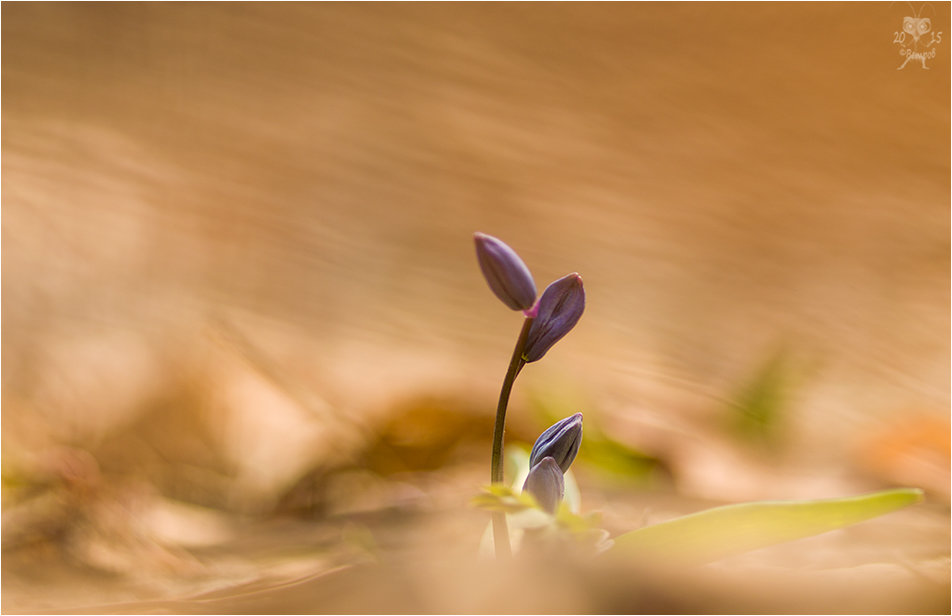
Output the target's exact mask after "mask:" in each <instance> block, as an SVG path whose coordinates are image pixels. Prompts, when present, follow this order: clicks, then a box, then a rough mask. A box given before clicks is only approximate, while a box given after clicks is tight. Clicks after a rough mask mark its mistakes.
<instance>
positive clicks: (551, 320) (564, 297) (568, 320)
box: [522, 273, 585, 362]
mask: <svg viewBox="0 0 952 616" xmlns="http://www.w3.org/2000/svg"><path fill="white" fill-rule="evenodd" d="M584 311H585V288H584V287H583V286H582V277H581V276H579V275H578V274H576V273H573V274H569V275H568V276H564V277H562V278H559V279H558V280H556V281H555V282H553V283H552V284H550V285H549V286H548V287H546V289H545V291H543V293H542V297H540V298H539V304H538V314H537V315H536V318H535V320H534V321H533V322H532V326H531V327H530V328H529V337H528V338H527V339H526V347H525V351H524V352H523V353H522V358H523V359H524V360H525V361H527V362H533V361H538V360H540V359H542V356H543V355H545V354H546V352H547V351H548V350H549V349H551V348H552V345H554V344H555V343H556V342H558V341H559V340H561V339H562V338H563V337H564V336H565V334H567V333H569V331H571V330H572V328H573V327H575V324H576V323H578V320H579V319H580V318H582V312H584Z"/></svg>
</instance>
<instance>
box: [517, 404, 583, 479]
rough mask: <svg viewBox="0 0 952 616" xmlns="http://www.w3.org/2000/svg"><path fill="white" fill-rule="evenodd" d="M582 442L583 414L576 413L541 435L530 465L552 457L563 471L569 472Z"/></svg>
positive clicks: (531, 454)
mask: <svg viewBox="0 0 952 616" xmlns="http://www.w3.org/2000/svg"><path fill="white" fill-rule="evenodd" d="M581 444H582V414H581V413H576V414H574V415H572V416H571V417H566V418H565V419H563V420H561V421H558V422H556V423H554V424H552V425H551V426H549V428H548V429H546V431H545V432H543V433H542V434H540V435H539V438H537V439H536V442H535V445H533V446H532V453H530V454H529V467H530V468H531V467H533V466H535V465H536V464H538V463H539V462H541V461H542V459H543V458H549V457H551V458H553V459H554V460H555V463H556V464H558V465H559V468H560V469H562V472H563V473H565V472H568V470H569V467H570V466H571V465H572V462H573V461H574V460H575V456H576V455H577V454H578V449H579V446H580V445H581Z"/></svg>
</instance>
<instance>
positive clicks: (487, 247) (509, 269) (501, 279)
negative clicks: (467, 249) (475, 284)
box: [473, 233, 536, 310]
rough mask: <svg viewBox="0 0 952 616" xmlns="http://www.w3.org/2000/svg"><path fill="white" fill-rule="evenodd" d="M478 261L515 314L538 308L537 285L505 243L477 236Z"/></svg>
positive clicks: (490, 281)
mask: <svg viewBox="0 0 952 616" xmlns="http://www.w3.org/2000/svg"><path fill="white" fill-rule="evenodd" d="M473 237H474V238H475V240H476V258H477V259H478V260H479V268H480V269H481V270H483V276H484V277H485V278H486V282H488V283H489V288H490V289H492V291H493V293H495V294H496V297H498V298H499V299H501V300H502V302H503V303H504V304H506V305H507V306H509V307H510V308H512V309H513V310H529V309H530V308H532V305H533V304H535V299H536V285H535V281H534V280H532V274H530V273H529V268H528V267H526V264H525V263H523V262H522V259H520V258H519V255H517V254H516V251H514V250H513V249H512V248H510V247H509V246H507V245H506V244H504V243H503V242H502V241H501V240H498V239H496V238H494V237H493V236H491V235H486V234H485V233H476V234H474V236H473Z"/></svg>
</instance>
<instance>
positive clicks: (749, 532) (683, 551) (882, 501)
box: [612, 488, 922, 563]
mask: <svg viewBox="0 0 952 616" xmlns="http://www.w3.org/2000/svg"><path fill="white" fill-rule="evenodd" d="M921 500H922V491H921V490H916V489H907V488H904V489H897V490H885V491H882V492H875V493H873V494H866V495H863V496H856V497H851V498H831V499H824V500H811V501H762V502H754V503H742V504H738V505H727V506H724V507H715V508H714V509H708V510H706V511H701V512H698V513H693V514H691V515H686V516H684V517H680V518H676V519H673V520H669V521H667V522H662V523H660V524H655V525H653V526H646V527H645V528H640V529H638V530H634V531H631V532H629V533H625V534H623V535H621V536H619V537H616V538H615V546H614V548H613V550H612V551H613V553H615V554H625V555H631V556H634V557H639V558H646V559H660V560H663V561H671V562H676V563H683V562H691V563H704V562H710V561H712V560H717V559H719V558H724V557H726V556H732V555H734V554H740V553H743V552H748V551H750V550H756V549H758V548H762V547H767V546H770V545H774V544H777V543H783V542H785V541H792V540H794V539H800V538H803V537H810V536H812V535H818V534H820V533H825V532H827V531H831V530H835V529H837V528H842V527H844V526H849V525H851V524H856V523H857V522H862V521H864V520H868V519H870V518H875V517H877V516H880V515H883V514H886V513H890V512H892V511H895V510H897V509H901V508H903V507H906V506H908V505H912V504H914V503H918V502H919V501H921Z"/></svg>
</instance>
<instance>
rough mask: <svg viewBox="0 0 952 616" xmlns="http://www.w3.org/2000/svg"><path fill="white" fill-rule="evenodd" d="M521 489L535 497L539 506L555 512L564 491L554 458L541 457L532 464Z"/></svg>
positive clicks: (563, 482) (562, 480) (563, 481)
mask: <svg viewBox="0 0 952 616" xmlns="http://www.w3.org/2000/svg"><path fill="white" fill-rule="evenodd" d="M522 491H523V492H528V493H529V494H531V495H532V496H533V497H535V499H536V502H537V503H539V506H540V507H542V508H543V509H545V510H546V511H548V512H549V513H555V509H556V507H558V506H559V503H561V502H562V495H563V494H564V493H565V479H564V478H563V477H562V469H560V468H559V465H558V464H557V463H556V461H555V459H554V458H542V461H541V462H539V463H538V464H536V465H535V466H533V467H532V470H530V471H529V476H528V477H526V482H525V484H523V486H522Z"/></svg>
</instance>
